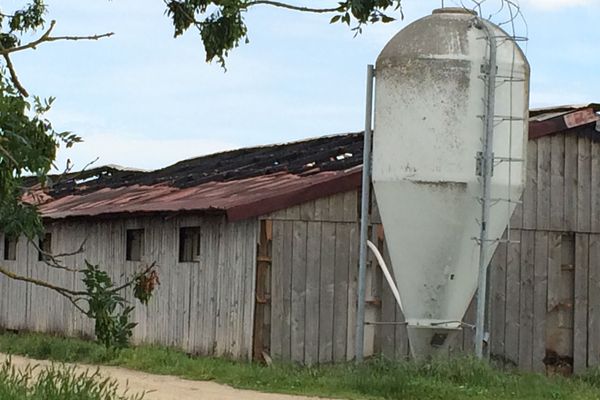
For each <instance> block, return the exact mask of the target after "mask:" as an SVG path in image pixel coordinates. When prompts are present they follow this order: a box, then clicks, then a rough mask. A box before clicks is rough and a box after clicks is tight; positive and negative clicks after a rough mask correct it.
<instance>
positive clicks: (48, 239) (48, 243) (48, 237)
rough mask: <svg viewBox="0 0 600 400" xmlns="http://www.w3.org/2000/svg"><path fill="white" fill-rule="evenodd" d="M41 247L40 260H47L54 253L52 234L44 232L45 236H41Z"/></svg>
mask: <svg viewBox="0 0 600 400" xmlns="http://www.w3.org/2000/svg"><path fill="white" fill-rule="evenodd" d="M39 247H40V250H41V251H38V261H45V260H46V259H47V257H48V255H49V254H52V234H51V233H44V236H42V237H41V238H40V241H39Z"/></svg>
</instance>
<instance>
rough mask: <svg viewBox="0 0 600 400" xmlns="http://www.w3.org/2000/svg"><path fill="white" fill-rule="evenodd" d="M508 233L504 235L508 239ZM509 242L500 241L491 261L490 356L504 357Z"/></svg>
mask: <svg viewBox="0 0 600 400" xmlns="http://www.w3.org/2000/svg"><path fill="white" fill-rule="evenodd" d="M506 237H507V235H506V234H505V235H504V236H503V238H504V239H506ZM506 252H507V243H506V242H500V243H499V244H498V247H497V248H496V252H495V253H494V257H493V258H492V262H491V263H490V267H489V268H490V284H489V287H490V290H491V293H490V306H489V311H490V327H489V330H490V357H491V358H497V357H500V358H503V357H504V327H505V323H506V320H505V317H506V313H505V309H506Z"/></svg>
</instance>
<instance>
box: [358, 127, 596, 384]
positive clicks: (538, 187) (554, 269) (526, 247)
mask: <svg viewBox="0 0 600 400" xmlns="http://www.w3.org/2000/svg"><path fill="white" fill-rule="evenodd" d="M527 157H528V158H527V165H526V169H527V181H526V186H525V191H524V193H523V198H522V205H519V206H517V209H516V210H515V213H514V214H513V217H512V219H511V226H510V228H511V229H510V231H507V232H505V234H504V237H503V239H504V241H503V242H501V243H500V244H499V245H498V248H497V250H496V252H495V254H494V257H493V259H492V262H491V264H490V268H489V278H490V279H489V288H490V289H489V292H488V294H489V298H488V309H489V313H488V320H487V321H486V322H487V326H488V329H489V332H490V343H489V346H488V350H489V353H490V356H491V358H492V359H494V360H496V361H498V362H500V363H504V364H506V365H513V366H518V367H519V368H520V369H523V370H530V371H537V372H560V373H569V372H575V373H577V372H581V371H583V370H584V369H585V368H587V367H593V366H598V365H600V143H595V142H592V141H591V140H590V139H589V138H583V137H577V136H576V135H565V134H557V135H554V136H548V137H543V138H540V139H537V140H533V141H529V144H528V154H527ZM378 218H379V217H378V213H377V210H376V209H374V210H373V218H372V220H373V222H374V225H373V228H372V230H371V237H372V239H371V240H372V241H374V242H375V240H376V241H377V242H375V243H378V244H379V247H380V249H382V250H384V252H385V246H386V244H385V240H384V233H383V228H382V227H381V226H380V225H378V222H379V220H378ZM509 233H510V235H509ZM373 265H375V266H376V264H375V261H374V260H372V261H371V266H370V267H369V269H370V268H372V266H373ZM370 276H371V277H370V278H368V280H367V283H368V287H367V301H369V300H370V302H371V307H373V304H375V305H378V304H379V303H380V305H379V307H380V311H379V313H377V312H376V311H375V312H372V314H373V316H374V317H375V318H376V321H379V322H394V321H395V322H402V321H403V320H404V317H403V316H402V313H401V311H400V310H399V309H398V307H397V306H396V305H395V301H394V298H393V296H392V294H391V292H390V290H389V288H388V287H387V285H386V284H385V283H382V280H381V273H380V272H379V271H378V270H375V271H373V273H372V274H370ZM367 310H369V304H367ZM368 312H369V311H367V313H368ZM377 318H379V319H377ZM474 318H475V301H473V302H472V303H471V306H470V308H469V310H468V311H467V314H466V315H465V322H467V323H473V322H474ZM367 320H368V318H367ZM375 332H376V340H375V342H374V344H375V347H376V348H375V351H377V352H381V353H382V354H384V355H385V356H387V357H390V358H405V357H407V356H408V339H407V335H406V328H405V327H404V326H402V325H378V326H377V327H376V329H375ZM473 338H474V332H473V331H472V330H471V329H468V328H465V329H464V330H463V332H462V334H461V335H460V337H458V338H456V340H455V343H453V345H452V351H453V352H471V351H472V350H473V345H474V343H473Z"/></svg>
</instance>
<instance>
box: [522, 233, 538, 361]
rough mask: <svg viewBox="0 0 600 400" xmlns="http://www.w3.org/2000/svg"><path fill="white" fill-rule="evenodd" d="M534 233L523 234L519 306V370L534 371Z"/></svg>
mask: <svg viewBox="0 0 600 400" xmlns="http://www.w3.org/2000/svg"><path fill="white" fill-rule="evenodd" d="M534 249H535V238H534V232H533V231H523V232H522V233H521V293H520V298H519V300H520V304H519V327H520V329H519V368H521V369H523V370H526V371H529V370H531V369H532V348H533V342H534V340H533V285H534V283H533V282H534Z"/></svg>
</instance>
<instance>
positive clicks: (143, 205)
mask: <svg viewBox="0 0 600 400" xmlns="http://www.w3.org/2000/svg"><path fill="white" fill-rule="evenodd" d="M362 142H363V141H362V133H350V134H344V135H336V136H325V137H319V138H316V139H309V140H304V141H299V142H292V143H286V144H278V145H271V146H261V147H252V148H244V149H239V150H233V151H228V152H222V153H217V154H211V155H208V156H204V157H198V158H194V159H189V160H185V161H181V162H178V163H176V164H174V165H171V166H169V167H166V168H163V169H159V170H156V171H150V172H144V171H137V170H125V169H122V168H118V167H115V166H108V167H98V168H94V169H90V170H87V171H84V172H80V173H71V174H66V175H63V176H53V177H51V181H52V180H54V183H53V184H52V185H51V186H50V188H49V189H48V190H46V191H45V193H44V196H43V197H42V196H38V197H37V198H43V199H44V201H43V202H42V204H40V211H41V212H42V214H43V215H44V217H46V218H52V219H57V218H66V217H81V216H101V215H109V214H112V215H114V214H126V213H135V214H139V213H154V212H179V211H220V212H225V213H226V214H227V216H228V218H229V219H230V220H237V219H242V218H248V217H252V216H257V215H262V214H266V213H269V212H272V211H276V210H279V209H282V208H287V207H290V206H293V205H296V204H300V203H302V202H306V201H310V200H314V199H316V198H319V197H323V196H328V195H331V194H335V193H340V192H343V191H348V190H353V189H356V188H358V187H359V186H360V173H361V172H360V165H362ZM29 183H30V185H33V184H34V183H35V181H34V180H32V181H30V182H29Z"/></svg>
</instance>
